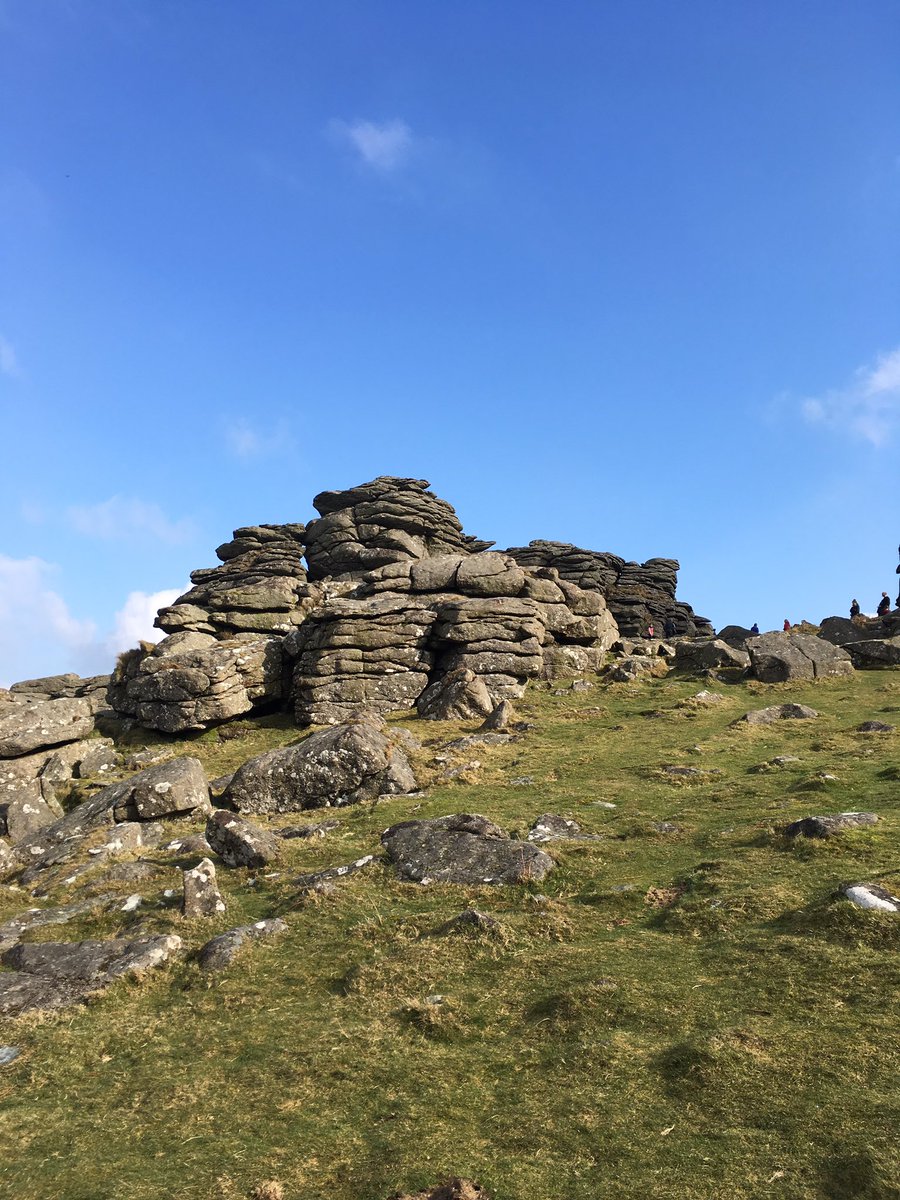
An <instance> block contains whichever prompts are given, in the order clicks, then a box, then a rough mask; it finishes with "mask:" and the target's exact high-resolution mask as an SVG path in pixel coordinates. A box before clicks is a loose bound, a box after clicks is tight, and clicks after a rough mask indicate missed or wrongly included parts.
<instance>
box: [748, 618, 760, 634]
mask: <svg viewBox="0 0 900 1200" xmlns="http://www.w3.org/2000/svg"><path fill="white" fill-rule="evenodd" d="M750 632H751V633H752V634H753V636H754V637H756V635H757V634H758V633H759V626H758V625H757V623H756V622H755V621H754V622H753V624H752V625H751V626H750Z"/></svg>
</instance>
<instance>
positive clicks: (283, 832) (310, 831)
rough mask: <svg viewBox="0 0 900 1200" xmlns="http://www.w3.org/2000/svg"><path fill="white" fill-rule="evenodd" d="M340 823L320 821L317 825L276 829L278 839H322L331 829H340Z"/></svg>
mask: <svg viewBox="0 0 900 1200" xmlns="http://www.w3.org/2000/svg"><path fill="white" fill-rule="evenodd" d="M340 824H341V823H340V821H322V822H320V823H319V824H318V825H289V826H288V827H287V828H286V829H276V830H275V833H276V834H277V835H278V837H280V838H323V837H325V835H326V834H328V833H331V831H332V830H333V829H338V828H340Z"/></svg>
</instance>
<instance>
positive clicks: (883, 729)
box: [856, 721, 894, 733]
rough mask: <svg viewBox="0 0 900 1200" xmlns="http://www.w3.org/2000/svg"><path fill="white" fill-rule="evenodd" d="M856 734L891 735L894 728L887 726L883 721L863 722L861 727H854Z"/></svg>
mask: <svg viewBox="0 0 900 1200" xmlns="http://www.w3.org/2000/svg"><path fill="white" fill-rule="evenodd" d="M856 729H857V732H858V733H893V732H894V726H893V725H888V724H886V723H885V722H884V721H863V723H862V725H857V727H856Z"/></svg>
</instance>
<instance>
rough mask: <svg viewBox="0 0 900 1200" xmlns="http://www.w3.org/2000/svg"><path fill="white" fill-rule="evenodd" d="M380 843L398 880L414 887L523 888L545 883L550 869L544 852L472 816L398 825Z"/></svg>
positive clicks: (393, 826) (479, 817)
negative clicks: (528, 883)
mask: <svg viewBox="0 0 900 1200" xmlns="http://www.w3.org/2000/svg"><path fill="white" fill-rule="evenodd" d="M381 841H382V843H383V844H384V847H385V849H386V850H387V855H388V858H389V859H390V861H391V862H392V863H393V864H394V868H395V869H396V871H397V874H398V875H399V877H400V878H401V879H406V880H409V881H411V882H413V883H463V884H470V885H471V884H474V885H478V884H494V883H523V882H525V881H526V880H539V879H543V878H544V876H545V875H546V874H547V872H548V871H550V870H551V869H552V867H553V865H554V863H553V859H552V858H551V857H550V855H549V854H545V853H544V851H543V850H538V848H537V847H536V846H534V845H532V844H531V843H530V842H520V841H516V840H515V839H513V838H510V837H507V835H506V834H505V833H504V832H503V830H502V829H501V828H500V827H499V826H498V825H495V824H494V823H493V821H489V820H488V819H487V818H486V817H481V816H478V815H475V814H470V813H456V814H454V815H452V816H448V817H436V818H435V819H433V820H430V821H429V820H422V821H401V822H400V823H399V824H397V825H392V826H391V828H390V829H387V830H385V832H384V833H383V834H382V835H381Z"/></svg>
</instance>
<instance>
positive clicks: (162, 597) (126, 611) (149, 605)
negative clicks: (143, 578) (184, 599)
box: [105, 588, 185, 658]
mask: <svg viewBox="0 0 900 1200" xmlns="http://www.w3.org/2000/svg"><path fill="white" fill-rule="evenodd" d="M184 590H185V589H184V588H182V589H180V590H179V589H178V588H165V589H164V590H163V591H161V592H149V593H148V592H129V593H128V599H127V600H126V601H125V603H124V604H123V605H122V607H121V608H120V609H119V611H118V612H117V613H116V615H115V617H114V618H113V622H114V624H113V630H112V633H111V634H110V635H109V637H108V638H106V639H105V645H106V647H107V648H108V650H109V655H110V658H114V657H115V655H117V654H120V653H121V652H122V651H123V650H130V649H131V648H132V647H134V646H136V645H137V644H138V642H158V641H159V640H160V638H162V637H164V636H165V635H164V634H163V633H162V632H161V631H160V630H159V629H154V627H153V621H154V619H155V617H156V614H157V613H158V612H159V610H160V609H161V608H167V607H168V605H170V604H172V603H173V602H174V601H175V600H177V598H178V597H179V596H180V595H181V594H182V592H183V591H184Z"/></svg>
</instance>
